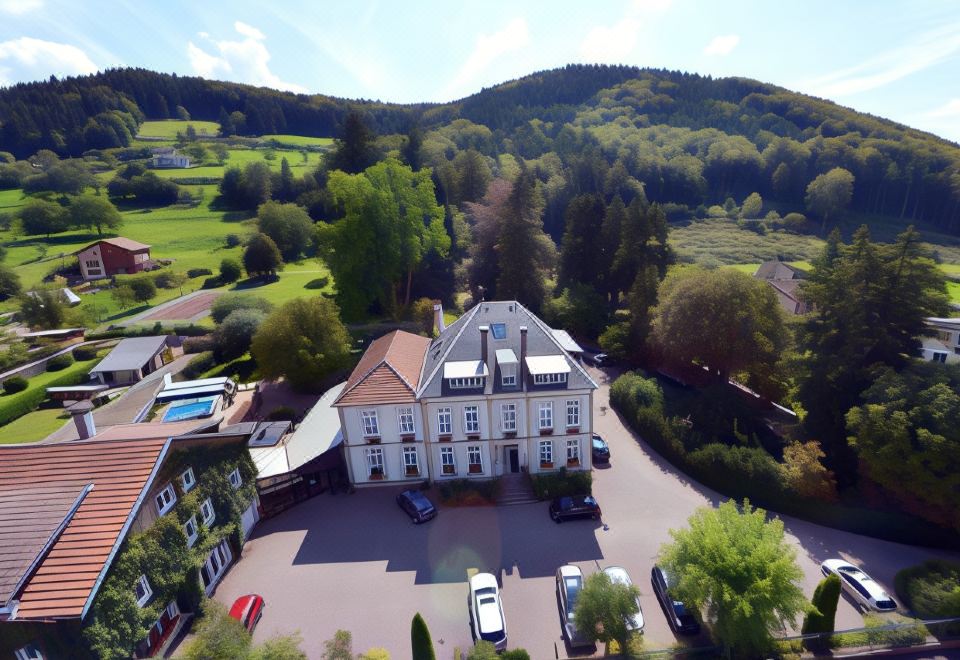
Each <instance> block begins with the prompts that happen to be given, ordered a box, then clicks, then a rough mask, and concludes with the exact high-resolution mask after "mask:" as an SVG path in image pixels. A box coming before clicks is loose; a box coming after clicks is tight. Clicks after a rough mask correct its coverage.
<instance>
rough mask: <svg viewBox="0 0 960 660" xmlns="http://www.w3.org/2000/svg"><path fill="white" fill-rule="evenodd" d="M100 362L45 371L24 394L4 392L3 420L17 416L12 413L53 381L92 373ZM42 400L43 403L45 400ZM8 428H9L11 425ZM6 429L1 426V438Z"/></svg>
mask: <svg viewBox="0 0 960 660" xmlns="http://www.w3.org/2000/svg"><path fill="white" fill-rule="evenodd" d="M99 361H100V357H96V358H94V359H92V360H85V361H83V362H74V363H73V364H71V365H70V366H69V367H67V368H66V369H61V370H60V371H45V372H43V373H42V374H38V375H36V376H33V377H32V378H30V379H29V380H28V382H29V385H28V386H27V389H25V390H23V391H22V392H17V393H16V394H7V393H6V392H4V393H3V394H0V411H2V412H3V415H4V417H3V418H4V419H7V418H8V417H9V416H10V415H12V414H16V413H14V412H11V410H12V409H13V410H15V409H16V407H17V406H18V405H21V404H22V403H23V402H25V401H30V400H32V399H33V397H35V396H38V395H37V391H38V390H43V391H45V390H46V388H47V387H49V386H50V383H52V382H53V381H55V380H60V379H66V378H68V377H69V376H75V375H79V374H85V373H87V372H88V371H90V369H92V368H93V367H94V365H96V364H97V362H99ZM44 398H45V397H44ZM40 400H41V401H42V400H43V399H40ZM7 426H9V424H8V425H7ZM5 429H6V426H0V436H2V435H3V431H4V430H5Z"/></svg>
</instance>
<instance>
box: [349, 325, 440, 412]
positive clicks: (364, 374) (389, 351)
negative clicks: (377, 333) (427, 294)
mask: <svg viewBox="0 0 960 660" xmlns="http://www.w3.org/2000/svg"><path fill="white" fill-rule="evenodd" d="M429 345H430V340H429V339H427V338H426V337H421V336H420V335H415V334H412V333H410V332H404V331H402V330H394V331H393V332H391V333H389V334H387V335H384V336H383V337H380V338H379V339H376V340H375V341H373V343H371V344H370V346H368V347H367V350H366V351H365V352H364V354H363V357H361V358H360V362H358V363H357V366H356V367H355V368H354V370H353V372H352V373H351V374H350V378H348V379H347V384H346V385H345V386H344V388H343V392H341V393H340V396H338V397H337V399H336V400H335V401H334V402H333V405H335V406H339V405H357V404H368V403H401V402H406V401H414V400H415V393H416V389H417V384H418V382H419V380H420V371H421V367H422V365H423V360H424V357H425V355H426V351H427V347H428V346H429Z"/></svg>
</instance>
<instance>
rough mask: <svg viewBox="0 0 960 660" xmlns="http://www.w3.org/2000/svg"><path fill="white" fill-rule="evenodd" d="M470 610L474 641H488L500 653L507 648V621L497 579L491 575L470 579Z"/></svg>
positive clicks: (479, 575)
mask: <svg viewBox="0 0 960 660" xmlns="http://www.w3.org/2000/svg"><path fill="white" fill-rule="evenodd" d="M468 609H469V610H470V624H471V626H472V627H473V639H474V640H478V639H482V640H486V641H488V642H490V643H491V644H493V645H494V646H495V647H496V649H497V650H498V651H502V650H504V649H505V648H507V620H506V619H505V618H504V616H503V603H502V602H501V601H500V588H499V587H498V586H497V578H495V577H494V576H493V575H491V574H490V573H477V574H476V575H474V576H473V577H471V578H470V594H469V601H468Z"/></svg>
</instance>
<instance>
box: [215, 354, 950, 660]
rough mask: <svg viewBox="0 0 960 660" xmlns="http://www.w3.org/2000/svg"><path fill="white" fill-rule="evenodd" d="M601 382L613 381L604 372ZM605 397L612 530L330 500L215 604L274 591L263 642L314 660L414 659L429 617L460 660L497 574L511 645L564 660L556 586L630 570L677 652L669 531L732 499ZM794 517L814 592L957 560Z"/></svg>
mask: <svg viewBox="0 0 960 660" xmlns="http://www.w3.org/2000/svg"><path fill="white" fill-rule="evenodd" d="M594 375H595V376H596V377H598V379H599V380H600V381H601V382H602V381H603V377H602V375H600V374H599V372H596V371H594ZM607 394H608V389H607V387H606V385H604V386H603V387H602V388H601V389H600V390H599V391H598V392H597V393H596V395H595V401H594V406H595V409H596V415H595V430H596V431H597V432H599V433H601V434H602V435H603V436H604V437H605V438H606V439H607V440H608V442H609V443H610V445H611V452H612V456H613V458H612V461H611V465H610V467H609V468H605V469H597V470H595V472H594V484H595V486H594V493H595V495H596V496H597V499H598V500H599V501H600V504H601V505H602V507H603V511H604V521H603V522H604V525H600V524H598V523H594V522H591V521H582V522H569V523H565V524H563V525H556V524H554V523H553V522H551V521H550V520H549V518H548V516H547V505H546V504H545V503H543V504H529V505H522V506H512V507H473V508H462V509H449V508H444V509H442V510H441V512H440V515H439V516H438V517H437V518H436V519H435V520H433V521H431V522H429V523H427V524H426V525H423V526H414V525H412V524H410V522H409V521H408V519H407V518H406V516H405V515H404V514H403V513H401V511H400V510H399V509H398V508H397V506H396V504H395V503H394V502H393V496H394V495H395V494H396V493H397V492H398V490H399V489H396V488H379V489H368V490H361V491H359V492H357V493H356V494H353V495H337V496H330V495H320V496H318V497H316V498H314V499H313V500H310V501H308V502H306V503H304V504H301V505H299V506H298V507H296V508H294V509H292V510H289V511H287V512H285V513H283V514H281V515H280V516H278V517H277V518H273V519H270V520H266V521H264V522H262V523H261V524H260V525H259V526H258V528H257V529H256V531H255V533H254V536H253V539H252V540H251V541H249V542H248V543H247V546H246V548H245V549H244V553H243V559H242V560H241V561H240V562H239V563H238V564H237V565H235V566H234V567H233V568H232V569H231V570H230V572H229V573H228V575H227V576H226V577H225V578H224V580H223V582H222V583H221V584H220V585H219V587H218V590H217V593H216V598H217V600H220V601H222V602H224V603H226V604H228V605H229V604H230V603H232V602H233V600H234V599H235V598H236V597H237V596H240V595H242V594H245V593H251V592H254V593H259V594H261V595H263V596H264V598H266V601H267V603H268V605H267V609H266V611H265V614H264V616H263V619H262V621H261V623H260V625H259V627H258V628H257V630H256V633H255V635H254V639H255V640H256V641H262V640H264V639H266V638H267V637H269V636H271V635H273V634H275V633H282V632H292V631H295V630H299V631H300V632H301V634H302V635H303V637H304V643H303V648H304V650H305V651H306V652H307V653H308V655H309V656H310V657H311V658H313V657H318V656H319V655H320V653H321V651H322V648H323V641H324V640H326V639H329V638H330V637H332V635H333V633H334V631H335V630H337V629H338V628H344V629H347V630H350V631H351V632H352V633H353V638H354V651H355V652H361V651H365V650H367V649H368V648H370V647H373V646H383V647H386V648H387V649H388V650H389V651H390V652H391V653H392V654H393V656H394V657H397V658H402V657H407V655H408V654H409V644H410V641H409V640H410V619H411V618H412V616H413V614H414V613H415V612H417V611H419V612H420V613H421V614H423V616H424V618H425V619H426V621H427V624H428V625H429V627H430V631H431V633H432V635H433V639H434V642H435V644H436V647H437V657H438V658H441V659H442V660H449V659H450V658H452V657H453V648H454V647H455V646H460V647H461V648H465V647H467V646H469V645H470V644H471V641H470V630H469V627H468V622H467V608H466V602H467V586H466V579H467V574H468V571H470V570H481V571H490V572H493V573H495V574H496V573H499V575H500V577H501V580H502V585H503V602H504V610H505V613H506V617H507V630H508V635H509V639H510V646H511V647H514V646H522V647H524V648H526V649H527V650H528V651H529V652H530V655H531V657H533V658H538V659H539V658H553V657H556V656H555V650H556V651H557V652H558V655H559V657H564V656H565V654H566V653H567V651H566V650H565V648H564V646H563V642H562V639H561V636H560V635H561V633H560V620H559V615H558V612H557V601H556V596H555V591H554V578H553V575H554V571H555V570H556V568H557V567H558V566H560V565H561V564H564V563H575V564H577V565H579V566H580V567H581V568H582V569H583V571H584V573H585V574H589V573H591V572H593V571H595V570H597V568H598V567H605V566H610V565H620V566H623V567H624V568H626V569H627V571H628V572H629V573H630V575H631V577H632V578H633V581H634V583H636V584H637V585H638V586H639V587H640V589H641V591H642V592H643V596H642V597H641V604H642V607H643V613H644V618H645V619H646V626H645V646H646V648H647V649H655V648H664V647H666V646H669V645H671V644H673V643H674V642H675V641H676V640H675V639H674V637H673V635H672V634H671V633H670V631H669V629H668V627H667V624H666V619H665V618H664V615H663V612H662V610H661V609H660V606H659V604H658V602H657V600H656V598H655V597H654V596H653V594H652V590H651V587H650V580H649V575H650V569H651V567H652V566H653V564H654V562H655V557H656V554H657V551H658V549H659V547H660V545H661V544H662V543H663V542H665V541H668V540H669V533H668V530H669V529H670V528H678V527H682V526H684V525H685V522H686V519H687V517H688V516H689V515H690V514H691V513H692V512H693V510H694V509H696V508H697V507H699V506H703V505H708V504H716V503H717V502H719V501H721V498H720V497H719V496H718V495H717V494H716V493H714V492H712V491H710V490H708V489H705V488H703V487H702V486H700V485H699V484H697V483H694V482H691V481H690V480H689V479H688V478H686V477H685V476H684V475H682V474H679V473H678V472H676V471H675V470H674V469H673V468H672V467H671V466H670V465H669V464H668V463H667V462H666V461H664V460H663V459H661V458H660V457H659V456H658V455H657V454H655V453H653V452H652V451H651V450H650V449H649V448H648V447H647V446H646V444H645V443H643V442H642V441H638V440H637V439H636V438H635V437H634V436H633V435H632V434H631V433H630V432H629V431H628V430H627V429H626V428H625V427H624V426H623V424H622V423H621V421H620V420H619V418H618V417H617V415H616V414H615V413H614V412H613V411H612V410H607V411H606V413H605V414H601V413H600V412H599V411H600V408H601V406H608V405H609V404H608V401H607ZM784 522H785V524H786V528H787V532H788V538H789V540H790V542H791V543H792V544H793V545H794V546H795V547H796V549H797V556H798V559H799V562H800V565H801V567H802V568H803V571H804V580H803V588H804V590H805V591H806V593H807V594H808V595H809V594H812V593H813V589H814V587H815V586H816V584H817V582H818V581H819V579H820V573H819V563H820V562H821V561H823V560H824V559H827V558H829V557H838V556H839V557H845V558H847V559H849V560H852V561H855V562H857V563H860V564H861V565H862V566H863V567H864V568H865V569H866V570H867V571H868V572H869V573H871V574H872V575H873V577H874V578H876V579H877V580H878V581H880V582H881V583H882V584H884V585H886V586H887V587H888V588H892V582H893V576H894V574H895V573H896V571H897V570H899V569H900V568H902V567H905V566H909V565H911V564H914V563H917V562H919V561H922V560H924V559H926V558H929V557H931V556H939V557H947V558H951V557H952V558H953V559H958V558H960V555H957V554H953V555H951V554H950V553H945V552H938V551H933V550H928V549H925V548H917V547H912V546H906V545H900V544H896V543H890V542H887V541H880V540H876V539H872V538H868V537H863V536H857V535H854V534H849V533H846V532H842V531H839V530H834V529H830V528H825V527H821V526H818V525H814V524H811V523H807V522H803V521H799V520H796V519H793V518H789V517H784ZM861 622H862V618H861V617H860V615H859V614H858V613H857V611H856V610H855V609H854V607H853V606H852V604H851V603H850V601H848V600H846V599H843V600H841V603H840V607H839V609H838V611H837V625H838V627H840V628H846V627H857V626H859V625H861ZM798 626H799V621H798ZM602 651H603V649H602V648H598V649H597V652H598V653H602Z"/></svg>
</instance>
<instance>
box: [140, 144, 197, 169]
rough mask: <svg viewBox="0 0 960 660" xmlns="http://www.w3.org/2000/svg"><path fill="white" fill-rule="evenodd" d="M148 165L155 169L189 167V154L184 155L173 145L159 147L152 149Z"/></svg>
mask: <svg viewBox="0 0 960 660" xmlns="http://www.w3.org/2000/svg"><path fill="white" fill-rule="evenodd" d="M150 165H151V166H152V167H155V168H157V169H171V168H185V167H190V156H184V155H183V154H181V153H179V152H178V151H177V150H176V149H174V148H173V147H159V148H157V149H154V150H153V152H152V155H151V159H150Z"/></svg>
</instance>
